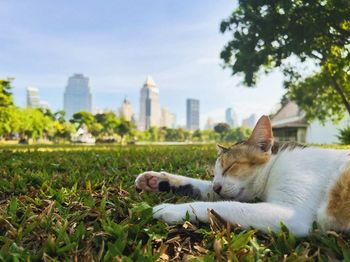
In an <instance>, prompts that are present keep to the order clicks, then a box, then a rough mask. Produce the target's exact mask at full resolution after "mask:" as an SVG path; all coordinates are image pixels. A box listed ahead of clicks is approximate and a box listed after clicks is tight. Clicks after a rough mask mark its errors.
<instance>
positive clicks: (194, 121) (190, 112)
mask: <svg viewBox="0 0 350 262" xmlns="http://www.w3.org/2000/svg"><path fill="white" fill-rule="evenodd" d="M186 128H187V129H188V130H191V131H194V130H197V129H199V100H197V99H191V98H189V99H187V100H186Z"/></svg>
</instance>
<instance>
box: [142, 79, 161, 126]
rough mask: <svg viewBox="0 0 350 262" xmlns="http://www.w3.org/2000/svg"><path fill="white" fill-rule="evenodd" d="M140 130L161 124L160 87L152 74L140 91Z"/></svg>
mask: <svg viewBox="0 0 350 262" xmlns="http://www.w3.org/2000/svg"><path fill="white" fill-rule="evenodd" d="M140 95H141V96H140V119H139V130H141V131H143V130H147V129H149V128H150V127H151V126H155V127H158V126H159V125H160V107H159V101H158V95H159V89H158V87H157V86H156V84H155V83H154V81H153V79H152V77H151V76H148V77H147V79H146V81H145V83H144V84H143V87H142V88H141V92H140Z"/></svg>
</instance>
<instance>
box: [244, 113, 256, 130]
mask: <svg viewBox="0 0 350 262" xmlns="http://www.w3.org/2000/svg"><path fill="white" fill-rule="evenodd" d="M256 122H257V121H256V115H255V114H251V115H250V116H249V117H248V118H245V119H243V121H242V126H243V127H247V128H250V129H253V128H254V126H255V124H256Z"/></svg>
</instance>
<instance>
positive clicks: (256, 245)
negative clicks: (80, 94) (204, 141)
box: [0, 145, 350, 261]
mask: <svg viewBox="0 0 350 262" xmlns="http://www.w3.org/2000/svg"><path fill="white" fill-rule="evenodd" d="M215 157H216V150H215V146H214V145H208V146H152V147H149V146H131V147H120V146H95V147H77V146H61V147H55V146H46V147H39V146H34V147H23V146H15V147H2V148H0V260H5V261H18V260H23V261H30V260H31V261H39V260H40V261H41V260H45V261H54V260H67V261H71V260H77V261H78V260H79V261H82V260H92V259H93V260H95V261H99V260H104V261H110V260H112V258H114V259H115V260H118V261H119V260H123V261H154V260H157V259H158V260H167V259H169V258H174V257H175V258H177V259H184V258H187V259H194V260H198V261H215V260H222V261H225V260H227V259H228V258H231V259H232V261H238V260H239V261H255V260H258V259H260V260H271V261H280V260H283V259H286V260H298V261H300V260H301V261H304V260H314V259H316V258H318V259H319V260H320V261H328V260H330V259H333V260H334V259H336V260H349V259H350V249H349V245H350V241H349V238H348V237H347V236H345V235H342V234H338V233H335V232H328V233H327V234H321V233H320V232H319V231H318V230H317V229H315V230H314V232H313V233H312V234H311V235H310V236H309V237H308V238H295V237H294V236H293V235H291V234H290V233H289V232H288V230H287V229H286V228H284V227H283V226H282V231H281V232H280V233H277V234H272V233H271V234H264V233H262V232H259V231H256V230H242V229H240V228H239V226H232V227H231V226H228V225H225V224H223V223H222V222H221V221H220V219H219V218H218V217H217V216H215V214H214V215H212V222H211V224H210V225H204V224H200V225H194V224H191V223H189V222H185V223H183V224H181V225H177V226H168V225H166V224H165V223H163V222H161V221H156V220H154V219H152V211H151V208H150V206H153V205H155V204H158V203H162V202H173V203H177V202H186V201H191V199H188V198H185V197H182V198H180V197H175V196H173V195H171V194H166V193H162V194H151V193H140V194H139V193H137V192H136V191H135V188H134V180H135V177H136V175H137V174H139V173H140V172H143V171H146V170H167V171H169V172H174V173H178V174H181V175H188V176H193V177H199V178H203V179H211V176H212V171H211V165H212V164H213V163H214V161H215Z"/></svg>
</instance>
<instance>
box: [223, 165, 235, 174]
mask: <svg viewBox="0 0 350 262" xmlns="http://www.w3.org/2000/svg"><path fill="white" fill-rule="evenodd" d="M235 164H237V162H233V163H232V164H230V165H228V166H227V167H226V168H225V169H224V172H222V175H223V176H224V175H225V174H226V173H227V171H229V170H230V169H231V167H233V166H234V165H235Z"/></svg>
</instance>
